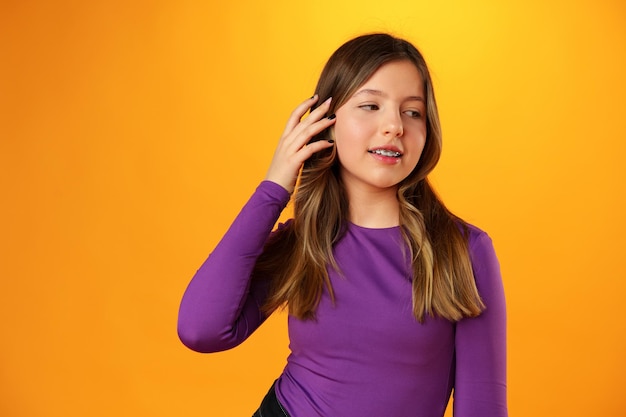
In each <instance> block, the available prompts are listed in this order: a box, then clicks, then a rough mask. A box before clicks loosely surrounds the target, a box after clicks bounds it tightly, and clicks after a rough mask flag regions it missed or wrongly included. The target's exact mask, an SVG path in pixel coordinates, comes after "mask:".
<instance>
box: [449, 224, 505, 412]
mask: <svg viewBox="0 0 626 417" xmlns="http://www.w3.org/2000/svg"><path fill="white" fill-rule="evenodd" d="M470 253H471V257H472V265H473V268H474V275H475V278H476V285H477V287H478V292H479V293H480V296H481V297H482V299H483V302H484V303H485V306H486V308H485V310H484V311H483V312H482V313H481V314H480V315H479V316H478V317H474V318H468V319H463V320H461V321H459V322H458V323H457V326H456V340H455V346H456V376H455V387H454V417H506V416H508V410H507V399H506V306H505V300H504V288H503V284H502V277H501V275H500V264H499V263H498V259H497V258H496V254H495V251H494V248H493V244H492V242H491V239H490V238H489V236H488V235H487V234H486V233H484V232H482V231H478V230H477V229H474V230H473V231H472V236H471V238H470Z"/></svg>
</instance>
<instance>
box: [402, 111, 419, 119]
mask: <svg viewBox="0 0 626 417" xmlns="http://www.w3.org/2000/svg"><path fill="white" fill-rule="evenodd" d="M404 114H406V115H407V116H409V117H410V118H412V119H419V118H420V117H422V113H421V112H419V111H417V110H406V111H405V112H404Z"/></svg>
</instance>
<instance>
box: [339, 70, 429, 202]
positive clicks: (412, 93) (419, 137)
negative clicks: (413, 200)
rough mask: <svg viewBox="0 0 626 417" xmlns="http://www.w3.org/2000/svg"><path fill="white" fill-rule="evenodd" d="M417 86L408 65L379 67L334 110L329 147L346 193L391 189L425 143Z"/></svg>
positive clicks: (420, 87) (421, 101)
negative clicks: (333, 146) (332, 143)
mask: <svg viewBox="0 0 626 417" xmlns="http://www.w3.org/2000/svg"><path fill="white" fill-rule="evenodd" d="M425 100H426V98H425V95H424V88H423V81H422V77H421V76H420V74H419V72H418V70H417V68H416V67H415V65H413V63H411V62H410V61H393V62H389V63H387V64H384V65H383V66H381V67H380V68H379V69H378V70H377V71H376V72H375V73H374V74H373V75H372V76H371V77H370V78H369V79H368V80H367V81H366V82H365V83H364V84H363V85H362V86H360V87H359V88H358V89H357V90H356V92H355V93H354V95H353V96H352V97H350V99H348V101H347V102H346V103H344V104H343V105H342V106H341V107H340V108H339V109H337V111H336V115H337V120H336V122H335V126H334V130H335V143H336V147H337V155H338V158H339V162H340V175H341V178H342V180H343V183H344V185H345V187H346V190H348V192H350V190H356V189H361V190H363V191H381V190H382V189H389V188H391V187H393V188H394V189H395V187H396V186H397V185H398V183H400V182H401V181H402V180H403V179H405V178H406V177H407V176H408V175H409V174H410V173H411V171H413V169H414V168H415V166H416V165H417V163H418V161H419V159H420V156H421V154H422V150H423V149H424V144H425V143H426V102H425Z"/></svg>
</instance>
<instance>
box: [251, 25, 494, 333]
mask: <svg viewBox="0 0 626 417" xmlns="http://www.w3.org/2000/svg"><path fill="white" fill-rule="evenodd" d="M399 60H408V61H410V62H412V63H413V64H414V65H415V66H416V68H417V69H418V71H419V73H420V75H421V78H422V80H423V82H424V92H425V95H426V112H427V135H426V144H425V146H424V150H423V151H422V155H421V157H420V160H419V162H418V164H417V166H416V167H415V169H414V170H413V171H412V172H411V174H410V175H409V176H408V177H407V178H405V179H404V180H403V181H402V182H401V183H400V184H399V186H398V195H397V196H398V202H399V204H400V226H401V230H402V234H403V236H404V239H405V241H406V244H407V248H408V254H409V255H410V256H411V259H412V265H413V314H414V315H415V317H416V319H417V320H419V321H420V322H423V320H424V319H425V318H426V317H427V316H431V317H443V318H446V319H448V320H451V321H458V320H460V319H461V318H463V317H472V316H476V315H478V314H480V312H481V311H482V309H483V308H484V305H483V303H482V301H481V299H480V296H479V294H478V290H477V288H476V283H475V280H474V274H473V271H472V265H471V261H470V256H469V250H468V233H469V232H468V228H467V225H466V224H465V223H464V222H463V221H462V220H461V219H459V218H458V217H456V216H455V215H453V214H452V213H451V212H450V211H449V210H448V209H447V208H446V207H445V205H444V204H443V203H442V201H441V200H440V199H439V197H438V196H437V194H436V193H435V191H434V190H433V188H432V187H431V185H430V184H429V182H428V179H427V175H428V173H429V172H431V171H432V169H433V168H434V167H435V165H436V164H437V162H438V161H439V157H440V155H441V128H440V124H439V114H438V111H437V104H436V101H435V95H434V91H433V84H432V80H431V78H430V73H429V71H428V67H427V66H426V62H425V60H424V58H423V56H422V54H421V53H420V52H419V51H418V50H417V49H416V48H415V47H414V46H413V45H412V44H411V43H409V42H407V41H405V40H403V39H399V38H395V37H393V36H391V35H389V34H384V33H377V34H370V35H363V36H360V37H357V38H355V39H352V40H350V41H348V42H346V43H345V44H344V45H342V46H341V47H340V48H339V49H337V51H335V53H334V54H333V55H332V56H331V57H330V59H329V60H328V62H327V63H326V66H325V67H324V69H323V71H322V74H321V76H320V79H319V82H318V84H317V89H316V92H317V93H318V94H319V100H318V103H322V102H323V101H324V100H325V99H326V98H328V97H333V101H332V103H331V108H330V109H329V114H331V113H334V112H335V110H336V109H338V108H339V107H341V106H342V105H343V104H344V103H345V102H346V101H347V100H348V99H349V98H350V97H351V96H352V94H354V92H355V91H356V90H357V89H358V88H359V87H360V86H361V85H362V84H363V83H365V82H366V81H367V80H368V79H369V78H370V77H371V76H372V74H374V72H375V71H376V70H377V69H378V68H380V67H381V66H382V65H383V64H385V63H388V62H391V61H399ZM332 134H333V132H332V128H330V129H328V130H327V131H324V132H322V133H320V134H319V135H317V136H316V137H314V138H313V140H322V139H329V138H330V137H332ZM338 164H339V162H338V158H337V155H336V151H335V147H332V148H329V149H325V150H324V151H321V152H318V153H316V154H314V155H313V156H312V157H311V158H309V159H308V160H307V161H306V162H305V163H304V166H303V168H302V172H301V174H300V178H299V182H298V185H297V187H296V192H295V197H294V218H293V220H292V221H291V222H289V223H288V224H287V225H286V226H285V227H283V228H281V229H280V230H278V231H276V232H275V233H274V234H273V235H272V237H271V238H270V240H268V242H267V244H266V246H265V249H264V251H263V254H262V255H261V256H260V257H259V259H258V261H257V263H256V266H255V269H254V272H253V277H254V278H255V279H270V280H271V281H270V286H269V287H270V293H269V297H268V299H267V303H266V305H265V306H264V309H265V311H266V312H267V313H269V312H271V311H273V310H274V309H276V308H278V307H280V306H283V305H285V304H286V305H287V306H288V308H289V313H290V314H291V315H293V316H295V317H297V318H300V319H310V318H314V317H315V310H316V308H317V306H318V304H319V301H320V299H321V297H322V293H323V291H324V289H326V290H327V291H328V292H329V294H330V297H331V298H332V299H333V300H334V293H333V288H332V285H331V283H330V278H329V275H328V270H327V268H329V267H330V268H334V269H336V270H338V267H337V264H336V262H335V259H334V257H333V246H334V244H335V243H336V242H337V241H338V240H339V239H340V238H341V235H342V231H343V230H344V227H345V225H346V221H347V219H348V201H347V198H346V192H345V190H344V188H343V185H342V183H341V180H340V176H339V165H338Z"/></svg>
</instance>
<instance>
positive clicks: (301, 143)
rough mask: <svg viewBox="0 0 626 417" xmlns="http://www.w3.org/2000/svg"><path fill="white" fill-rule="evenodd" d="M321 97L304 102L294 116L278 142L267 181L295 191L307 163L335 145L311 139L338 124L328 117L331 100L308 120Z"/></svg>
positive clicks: (317, 109)
mask: <svg viewBox="0 0 626 417" xmlns="http://www.w3.org/2000/svg"><path fill="white" fill-rule="evenodd" d="M318 99H319V97H318V96H317V94H316V95H315V96H313V97H312V98H310V99H309V100H306V101H304V102H303V103H301V104H300V105H299V106H298V107H296V108H295V110H294V111H293V112H292V113H291V116H290V117H289V120H288V122H287V125H286V127H285V132H284V133H283V136H282V137H281V138H280V141H279V142H278V146H277V147H276V151H275V153H274V158H273V159H272V163H271V164H270V168H269V170H268V173H267V176H266V179H268V180H270V181H274V182H276V183H277V184H280V185H281V186H283V187H284V188H285V189H286V190H287V191H289V192H292V191H293V188H294V186H295V183H296V179H297V177H298V173H299V171H300V168H301V167H302V164H303V163H304V161H306V160H307V159H308V158H310V157H311V155H313V154H314V153H315V152H319V151H321V150H322V149H325V148H329V147H331V146H333V143H332V141H326V140H320V141H316V142H311V139H312V138H313V137H314V136H315V135H317V134H319V133H321V132H322V131H324V129H327V128H329V127H330V126H332V125H333V124H334V123H335V118H334V117H333V116H331V117H324V115H326V114H327V113H328V111H329V109H330V102H331V99H330V98H329V99H328V100H326V101H325V102H324V103H322V104H320V105H319V106H318V107H317V108H316V109H315V110H313V111H311V113H310V114H309V115H308V117H306V118H305V119H304V120H302V118H303V117H304V115H305V114H306V112H307V111H308V110H309V109H310V108H311V107H312V106H313V105H314V104H315V103H316V102H317V100H318Z"/></svg>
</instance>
